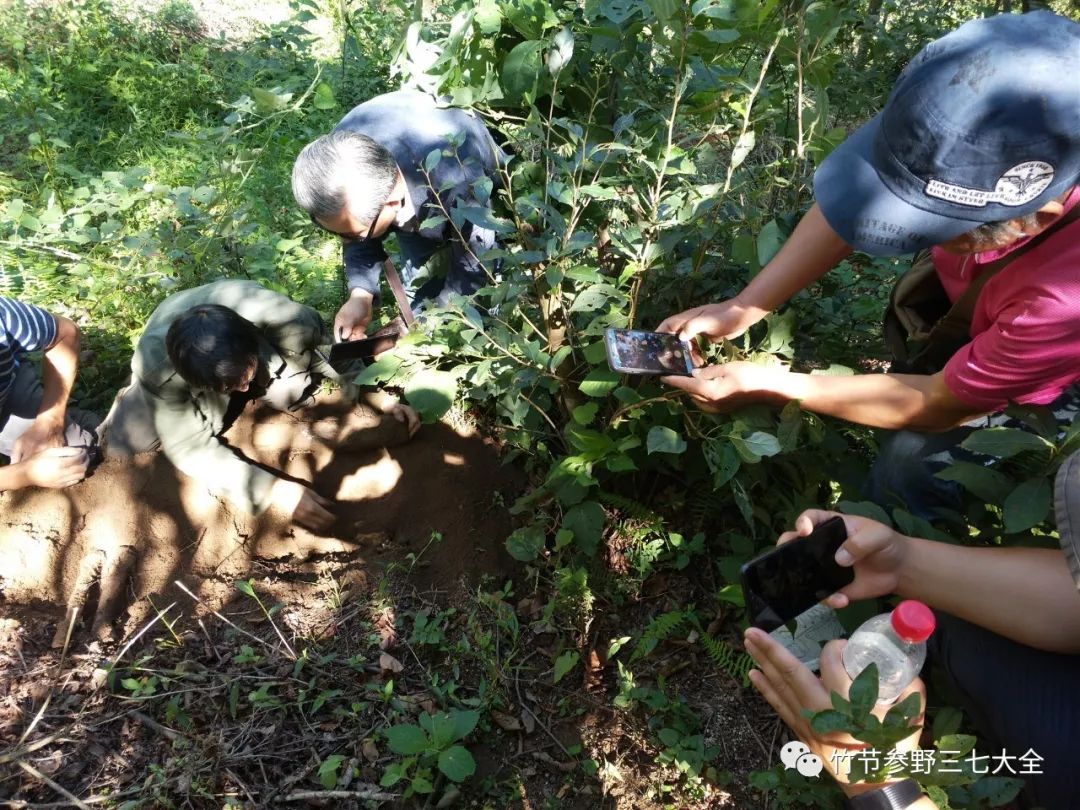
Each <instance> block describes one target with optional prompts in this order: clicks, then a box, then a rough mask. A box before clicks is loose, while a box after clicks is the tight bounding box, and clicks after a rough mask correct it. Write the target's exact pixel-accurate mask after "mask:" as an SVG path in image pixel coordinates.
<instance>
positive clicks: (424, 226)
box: [417, 214, 446, 231]
mask: <svg viewBox="0 0 1080 810" xmlns="http://www.w3.org/2000/svg"><path fill="white" fill-rule="evenodd" d="M445 224H446V217H444V216H443V215H442V214H435V215H434V216H430V217H425V218H424V221H423V222H421V223H420V225H419V226H417V227H419V229H420V230H422V231H429V230H431V229H432V228H441V227H442V226H443V225H445Z"/></svg>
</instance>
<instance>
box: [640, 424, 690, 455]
mask: <svg viewBox="0 0 1080 810" xmlns="http://www.w3.org/2000/svg"><path fill="white" fill-rule="evenodd" d="M645 447H646V449H647V450H648V452H649V453H650V454H652V453H674V454H676V455H678V454H679V453H684V452H686V440H685V439H683V437H682V436H680V435H679V434H678V433H676V432H675V431H674V430H672V429H671V428H669V427H663V426H662V425H654V426H653V427H651V428H650V429H649V436H648V439H647V440H646V442H645Z"/></svg>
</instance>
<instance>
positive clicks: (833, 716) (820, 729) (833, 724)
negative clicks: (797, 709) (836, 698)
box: [810, 709, 852, 734]
mask: <svg viewBox="0 0 1080 810" xmlns="http://www.w3.org/2000/svg"><path fill="white" fill-rule="evenodd" d="M810 727H811V728H812V729H813V730H814V731H815V732H816V733H818V734H831V733H833V732H834V731H848V730H850V729H851V727H852V720H851V718H850V717H848V716H847V715H846V714H843V713H842V712H838V711H836V709H825V710H824V711H820V712H816V713H815V714H814V716H813V717H812V718H811V719H810Z"/></svg>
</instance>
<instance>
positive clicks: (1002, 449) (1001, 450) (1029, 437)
mask: <svg viewBox="0 0 1080 810" xmlns="http://www.w3.org/2000/svg"><path fill="white" fill-rule="evenodd" d="M960 446H961V447H963V448H964V449H965V450H970V451H971V452H972V453H983V454H984V455H987V456H993V457H994V458H1012V457H1013V456H1015V455H1017V454H1018V453H1023V452H1024V451H1026V450H1044V451H1045V450H1049V449H1052V446H1051V445H1050V443H1049V442H1047V441H1046V439H1043V438H1040V437H1039V436H1036V435H1035V434H1034V433H1028V432H1027V431H1026V430H1021V429H1020V428H1010V427H992V428H984V429H983V430H976V431H975V432H974V433H972V434H971V435H970V436H968V437H967V438H966V439H964V441H962V442H961V443H960Z"/></svg>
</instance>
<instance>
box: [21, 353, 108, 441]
mask: <svg viewBox="0 0 1080 810" xmlns="http://www.w3.org/2000/svg"><path fill="white" fill-rule="evenodd" d="M44 393H45V390H44V388H43V387H42V385H41V377H40V375H39V374H38V371H37V369H36V368H35V367H34V365H33V364H32V363H27V362H23V363H21V364H20V365H19V367H18V369H16V371H15V383H14V384H13V385H12V386H11V390H10V391H9V392H8V396H7V400H6V401H5V402H4V407H3V409H2V410H0V455H3V456H8V457H10V456H11V450H12V448H13V447H14V446H15V442H16V441H17V440H18V438H19V437H20V436H22V435H23V434H24V433H25V432H26V431H27V430H28V429H29V427H30V425H32V424H33V422H34V419H35V418H36V417H37V415H38V411H39V410H40V409H41V397H42V395H43V394H44ZM100 421H101V420H100V419H99V418H98V417H97V416H96V415H95V414H92V413H90V412H89V411H80V410H79V409H77V408H68V409H67V419H66V424H65V425H64V440H65V441H66V443H67V445H68V446H69V447H85V448H87V449H89V450H93V449H94V447H96V445H97V435H96V434H95V432H94V431H95V428H97V426H98V423H99V422H100Z"/></svg>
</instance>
